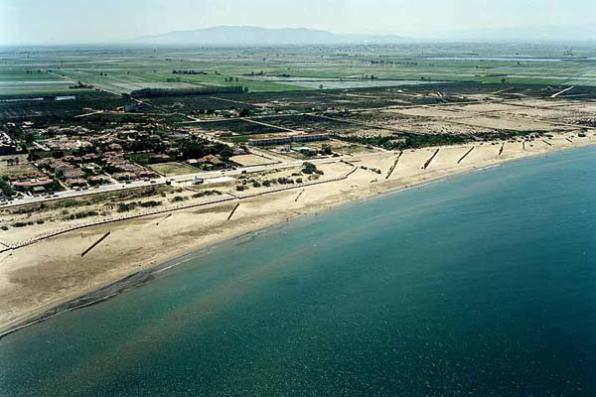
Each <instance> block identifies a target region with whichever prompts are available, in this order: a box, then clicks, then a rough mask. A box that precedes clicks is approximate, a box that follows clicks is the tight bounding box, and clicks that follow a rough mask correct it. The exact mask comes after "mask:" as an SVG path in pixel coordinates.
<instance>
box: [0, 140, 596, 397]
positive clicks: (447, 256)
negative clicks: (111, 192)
mask: <svg viewBox="0 0 596 397" xmlns="http://www.w3.org/2000/svg"><path fill="white" fill-rule="evenodd" d="M595 176H596V149H594V148H586V149H579V150H574V151H569V152H564V153H558V154H556V155H551V156H549V157H544V158H537V159H532V160H524V161H521V162H516V163H510V164H507V165H504V166H501V167H497V168H494V169H490V170H486V171H482V172H478V173H475V174H471V175H467V176H463V177H457V178H452V179H450V180H448V181H444V182H440V183H435V184H431V185H427V186H424V187H421V188H418V189H414V190H410V191H406V192H401V193H397V194H391V195H386V196H382V197H380V198H376V199H373V200H369V201H366V202H363V203H357V204H352V205H349V206H345V207H342V208H340V209H336V210H333V211H330V212H328V213H325V214H323V215H319V216H313V217H307V218H303V219H300V220H298V221H296V222H291V223H290V224H288V225H285V226H283V227H279V228H276V229H272V230H270V231H267V232H264V233H261V234H259V235H258V236H256V237H254V238H245V239H243V240H240V241H235V242H232V243H229V244H225V245H222V246H220V247H218V248H216V249H214V250H212V251H211V252H210V253H208V254H204V255H199V256H197V257H194V258H192V259H190V260H189V262H188V263H186V264H185V265H184V266H179V267H177V268H175V269H174V270H172V271H168V272H163V273H161V274H160V275H158V276H157V279H156V280H154V281H153V282H151V283H149V284H148V285H147V286H145V287H142V288H137V289H134V290H131V291H129V292H127V293H125V294H123V295H121V296H119V297H117V298H115V299H112V300H110V301H108V302H105V303H102V304H99V305H96V306H92V307H89V308H87V309H83V310H79V311H75V312H71V313H67V314H64V315H61V316H58V317H56V318H54V319H52V320H50V321H47V322H45V323H42V324H39V325H36V326H33V327H31V328H28V329H26V330H23V331H21V332H17V333H15V334H13V335H11V336H8V337H6V338H4V339H2V340H1V341H0V393H1V394H2V395H6V396H25V395H27V396H62V395H64V396H147V395H159V396H211V395H221V396H229V395H235V396H256V395H260V396H265V395H300V396H302V395H310V396H322V395H333V396H396V395H399V396H422V395H428V396H459V395H473V396H531V395H533V396H594V395H596V259H595V257H594V255H595V254H596V177H595Z"/></svg>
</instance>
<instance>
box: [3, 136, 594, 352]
mask: <svg viewBox="0 0 596 397" xmlns="http://www.w3.org/2000/svg"><path fill="white" fill-rule="evenodd" d="M595 144H596V142H593V141H590V142H585V143H583V144H581V145H577V146H569V147H557V148H553V149H551V150H546V151H542V152H534V153H526V154H525V155H523V156H520V157H512V158H503V159H498V160H496V161H492V162H490V163H488V164H485V165H482V166H474V165H472V166H469V167H463V168H459V169H458V168H452V169H446V170H440V171H442V172H439V173H437V174H435V175H432V176H430V177H429V178H427V179H422V180H418V181H413V182H412V183H407V184H404V185H396V186H393V187H391V186H386V187H385V189H384V190H381V191H375V189H371V190H370V191H367V192H366V194H365V195H364V196H362V197H356V198H352V197H347V198H345V199H344V200H342V201H340V202H338V203H335V204H331V205H327V206H326V205H322V206H320V208H316V207H315V206H313V208H310V210H307V211H306V212H302V213H296V214H294V215H293V216H290V217H287V218H286V219H285V221H284V220H283V219H275V220H274V221H273V222H271V223H270V224H266V225H264V226H257V227H256V228H254V229H252V230H251V229H249V230H246V231H245V232H243V233H240V234H236V235H231V236H225V235H224V236H221V237H220V238H216V239H215V240H214V241H211V242H208V243H203V244H202V243H199V244H197V245H196V246H194V247H192V248H190V249H185V248H181V249H179V250H176V249H173V250H171V251H169V252H167V253H165V254H164V255H163V258H162V259H161V260H159V262H158V263H149V264H148V265H149V266H147V267H145V268H142V269H140V270H138V271H135V272H133V273H130V274H128V275H126V276H124V277H119V278H117V279H115V280H112V281H111V282H109V283H107V284H104V285H99V286H95V287H94V288H92V289H90V290H89V291H86V292H83V293H79V294H76V296H74V297H73V296H70V297H64V298H63V299H62V300H60V301H58V302H55V303H53V304H50V305H48V306H47V307H43V306H42V307H38V308H35V309H33V310H32V311H31V312H29V313H28V314H25V315H23V316H20V318H15V319H12V320H11V321H8V322H7V323H5V324H4V325H2V326H0V340H1V339H3V338H5V337H7V336H9V335H11V334H13V333H16V332H18V331H20V330H23V329H26V328H28V327H30V326H33V325H35V324H38V323H41V322H44V321H46V320H49V319H51V318H53V317H55V316H58V315H60V314H63V313H65V312H69V311H74V310H78V309H83V308H85V307H88V306H92V305H95V304H99V303H101V302H104V301H106V300H108V299H111V298H114V297H117V296H119V295H121V294H123V293H124V292H126V291H127V290H128V289H132V288H137V287H141V286H143V285H145V284H146V283H148V282H151V281H152V280H154V279H155V278H156V275H158V274H161V273H163V272H166V271H169V270H171V269H174V268H176V267H178V266H180V265H183V264H185V263H186V262H188V261H189V260H192V259H195V258H197V257H199V256H203V255H207V254H208V253H209V251H210V250H212V249H214V248H216V247H219V246H221V245H223V244H231V243H234V242H235V241H236V242H238V241H241V240H242V239H245V238H247V237H253V236H256V235H258V234H260V233H263V232H266V231H269V230H273V229H275V228H279V227H284V226H285V225H287V224H288V223H289V222H290V221H295V220H297V219H302V218H305V217H307V216H313V215H314V216H316V215H318V214H319V213H321V212H323V211H324V212H328V211H330V210H332V209H337V208H340V207H342V206H346V205H350V204H357V203H361V202H365V201H368V200H371V199H374V198H375V197H381V196H386V195H389V194H398V193H401V192H403V191H406V190H410V189H414V188H420V187H423V186H426V185H429V184H431V183H436V182H445V181H447V180H449V179H450V178H453V177H458V176H464V175H468V174H473V173H475V172H481V171H485V170H488V169H491V168H494V167H498V166H501V165H503V164H509V163H513V162H516V161H520V160H530V159H535V158H537V157H542V156H548V155H550V154H555V153H560V152H563V151H572V150H576V149H581V148H586V147H589V146H594V145H595ZM383 182H386V183H385V185H387V184H388V183H387V181H383ZM378 185H380V186H383V183H382V182H381V183H379V184H378ZM378 185H377V186H378ZM313 209H314V210H313ZM147 217H151V216H150V215H148V216H147ZM122 222H123V223H124V222H126V221H122ZM92 227H93V226H91V228H92ZM73 295H75V294H73Z"/></svg>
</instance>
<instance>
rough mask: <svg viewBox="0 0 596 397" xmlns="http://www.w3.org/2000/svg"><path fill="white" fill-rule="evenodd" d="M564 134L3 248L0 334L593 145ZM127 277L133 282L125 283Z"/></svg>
mask: <svg viewBox="0 0 596 397" xmlns="http://www.w3.org/2000/svg"><path fill="white" fill-rule="evenodd" d="M571 136H572V134H566V135H563V134H562V135H559V136H555V137H553V138H549V139H548V141H547V142H545V141H544V140H542V139H539V140H534V141H532V142H526V143H522V142H514V143H512V142H484V143H478V144H476V145H474V144H467V145H462V146H450V147H440V148H425V149H419V150H407V151H404V152H403V153H400V152H389V151H386V152H375V153H367V154H357V155H354V156H353V158H351V159H350V161H345V162H333V163H329V164H321V165H320V166H319V168H320V169H321V170H322V171H324V179H322V180H321V181H320V183H318V184H315V185H311V186H300V185H296V186H294V187H292V188H288V189H286V190H284V191H280V192H269V191H267V190H266V189H263V188H261V189H262V190H259V189H255V190H253V191H251V195H247V196H248V197H246V198H242V197H243V196H242V195H236V197H229V198H230V199H229V200H228V201H225V202H219V203H213V204H208V202H209V201H208V200H204V204H202V205H197V206H195V207H192V208H186V209H179V210H173V209H172V210H169V209H168V208H163V212H162V213H159V214H156V215H148V216H141V217H137V218H134V219H129V220H122V221H114V222H110V223H105V224H101V225H96V226H88V227H82V228H79V229H77V230H73V231H70V232H66V233H63V234H60V235H58V236H55V237H51V238H45V239H41V240H40V241H37V242H35V243H33V244H30V245H26V246H23V247H20V248H17V249H13V250H7V251H5V252H3V253H1V254H0V303H1V304H2V307H3V311H2V312H1V313H0V334H6V333H7V332H10V331H11V330H13V329H15V328H18V327H19V326H21V325H23V324H28V323H29V322H31V321H34V320H35V319H39V318H40V316H42V317H43V315H44V313H45V314H48V313H50V314H53V313H55V312H59V311H60V310H63V309H67V308H69V305H68V304H67V305H66V306H64V304H65V303H66V302H72V301H73V300H76V299H77V298H80V297H82V296H85V295H86V294H90V293H92V292H94V291H98V290H99V289H101V288H104V287H106V286H111V287H110V288H107V289H104V290H103V292H101V293H99V294H95V295H93V299H83V300H79V301H77V302H78V303H76V302H75V304H71V305H70V306H78V305H80V304H89V303H90V302H93V301H94V300H95V299H101V298H102V297H103V296H106V295H110V294H113V293H117V292H119V291H120V290H121V289H122V287H123V286H126V285H127V282H126V280H125V282H123V283H120V284H116V285H115V286H114V283H116V282H118V280H123V279H126V278H127V277H129V279H127V280H128V281H130V283H132V284H134V283H142V282H145V281H147V280H148V277H145V276H146V275H147V274H150V272H149V271H150V270H152V269H157V268H158V267H159V266H160V265H163V264H164V263H166V262H168V261H171V260H173V259H174V258H177V257H180V256H182V255H185V254H188V253H190V252H193V251H197V250H200V249H204V248H207V247H209V246H212V245H214V244H218V243H221V242H223V241H226V240H230V239H233V238H236V237H239V236H242V235H246V234H248V233H252V232H255V231H258V230H261V229H264V228H267V227H270V226H273V225H276V224H280V223H283V222H286V221H288V220H291V219H292V218H295V217H297V216H302V215H308V214H316V213H319V212H321V211H324V210H326V209H328V208H332V207H335V206H337V205H340V204H343V203H347V202H352V201H355V200H362V199H365V198H367V197H372V196H375V195H378V194H382V193H385V192H390V191H396V190H400V189H404V188H410V187H413V186H418V185H420V184H424V183H427V182H431V181H435V180H438V179H441V178H445V177H448V176H452V175H457V174H461V173H465V172H470V171H474V170H479V169H483V168H486V167H491V166H494V165H497V164H500V163H503V162H505V161H510V160H515V159H520V158H525V157H529V156H536V155H541V154H546V153H549V152H553V151H556V150H562V149H570V148H575V147H581V146H585V145H589V144H594V143H596V137H595V136H594V135H593V134H592V133H591V134H590V135H589V136H588V137H586V138H579V137H577V136H574V137H573V139H568V138H570V137H571ZM284 172H286V173H288V172H291V170H286V171H284ZM280 175H281V174H280ZM275 176H277V175H275ZM326 180H330V181H328V182H326ZM228 193H229V194H230V195H231V194H232V192H231V191H230V192H228ZM228 193H226V194H228ZM257 193H259V194H257ZM261 193H262V194H261ZM234 209H235V211H234V212H233V214H232V210H234ZM87 222H89V221H88V220H87ZM73 225H74V223H73ZM59 227H63V225H59V224H56V223H45V224H39V225H34V226H31V227H28V228H23V229H11V230H9V231H2V232H0V241H2V242H4V243H9V244H10V243H15V242H19V241H24V240H27V239H31V238H35V237H36V236H42V235H44V234H47V233H49V232H51V231H52V230H53V229H57V228H59ZM108 232H109V233H110V234H109V236H108V237H107V238H105V240H104V241H102V242H101V244H98V245H97V247H95V248H94V249H92V250H91V251H90V252H89V253H88V254H86V255H85V256H81V254H82V253H83V252H84V251H85V250H86V249H88V248H89V247H90V246H91V245H92V244H93V243H94V242H96V241H97V240H98V239H99V238H100V237H102V236H104V235H106V234H107V233H108ZM135 274H141V275H142V276H140V277H137V278H135V277H132V278H130V277H131V275H135ZM60 305H63V306H60ZM56 309H57V310H56Z"/></svg>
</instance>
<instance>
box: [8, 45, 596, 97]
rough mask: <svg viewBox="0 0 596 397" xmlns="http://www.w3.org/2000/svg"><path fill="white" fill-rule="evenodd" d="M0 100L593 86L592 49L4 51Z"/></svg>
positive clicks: (594, 63)
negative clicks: (205, 91)
mask: <svg viewBox="0 0 596 397" xmlns="http://www.w3.org/2000/svg"><path fill="white" fill-rule="evenodd" d="M0 59H1V61H0V96H7V95H8V96H20V95H50V94H55V95H57V94H61V93H62V94H63V93H64V92H69V91H70V92H72V91H79V90H80V88H79V89H76V90H73V89H70V88H69V87H72V86H73V85H75V84H77V83H78V82H79V81H81V82H82V83H84V84H87V85H92V86H93V87H94V88H97V89H101V90H104V91H107V92H111V93H114V94H121V93H130V92H132V91H134V90H138V89H142V88H166V89H170V88H173V89H181V88H192V87H230V86H242V87H246V88H247V89H248V90H249V91H250V92H270V91H276V92H288V91H296V90H320V89H348V88H370V87H399V86H410V85H412V84H420V83H425V84H426V83H440V82H477V83H483V84H492V83H497V84H507V83H508V84H530V85H548V84H551V85H582V86H595V85H596V50H594V49H593V47H590V46H581V45H578V46H574V47H573V48H570V47H569V46H564V45H561V46H555V45H532V46H529V45H528V46H524V45H518V46H512V45H475V46H472V45H446V44H443V45H433V44H418V45H413V44H411V45H409V44H403V45H398V46H345V47H325V46H320V47H288V48H284V47H265V48H168V47H164V48H150V47H137V48H124V47H123V48H103V47H92V48H77V47H56V48H50V47H47V48H18V49H16V48H4V49H0Z"/></svg>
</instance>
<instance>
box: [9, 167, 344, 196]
mask: <svg viewBox="0 0 596 397" xmlns="http://www.w3.org/2000/svg"><path fill="white" fill-rule="evenodd" d="M342 159H344V160H348V159H352V160H353V157H348V156H342V157H334V158H324V159H314V160H309V162H311V163H314V164H329V163H337V162H339V161H341V160H342ZM302 163H304V161H303V160H291V161H284V162H282V163H277V164H268V165H259V166H254V167H241V168H236V169H233V170H224V171H207V172H197V173H194V174H186V175H178V176H172V177H161V178H156V179H153V180H150V181H145V180H139V181H134V182H130V183H126V184H122V183H117V184H110V185H103V186H99V187H97V188H90V189H87V190H71V189H69V190H65V191H61V192H56V193H55V194H54V195H53V196H51V197H44V196H27V197H23V198H18V199H15V200H13V201H12V202H10V203H6V204H1V205H0V208H7V207H11V206H15V205H23V204H33V203H41V202H44V201H50V200H57V199H66V198H76V197H83V196H88V195H93V194H99V193H108V192H116V191H122V190H128V189H138V188H141V187H148V186H156V185H163V184H165V183H166V182H168V181H170V182H172V183H174V184H181V185H182V184H192V183H193V182H194V180H195V178H203V179H204V180H205V181H206V182H208V180H209V179H214V178H221V177H224V176H230V177H233V176H237V175H241V174H249V173H255V172H263V171H275V170H282V169H287V168H294V167H300V166H302Z"/></svg>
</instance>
